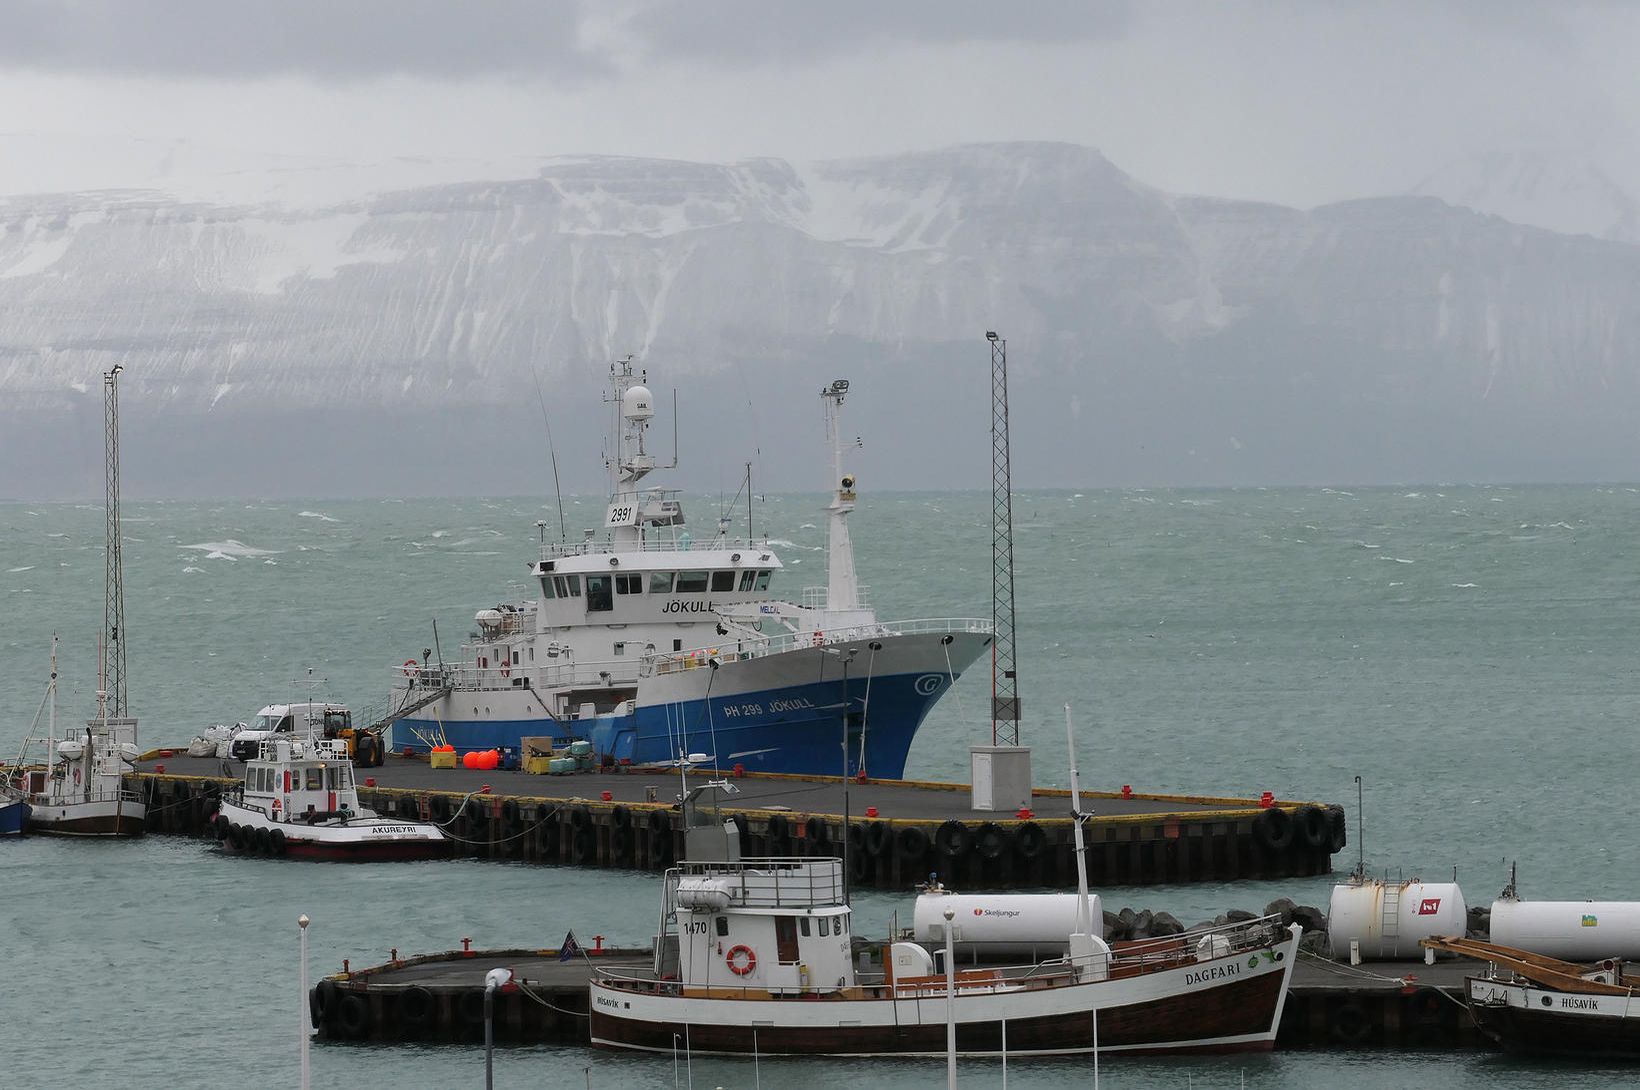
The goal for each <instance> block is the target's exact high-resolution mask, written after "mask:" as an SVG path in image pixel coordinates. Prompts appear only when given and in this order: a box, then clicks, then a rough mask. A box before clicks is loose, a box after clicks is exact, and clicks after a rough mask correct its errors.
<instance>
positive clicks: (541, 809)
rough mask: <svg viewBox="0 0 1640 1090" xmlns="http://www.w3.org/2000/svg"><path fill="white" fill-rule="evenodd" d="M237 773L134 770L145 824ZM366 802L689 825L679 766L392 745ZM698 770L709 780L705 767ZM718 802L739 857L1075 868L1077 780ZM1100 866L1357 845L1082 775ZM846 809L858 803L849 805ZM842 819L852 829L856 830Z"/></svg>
mask: <svg viewBox="0 0 1640 1090" xmlns="http://www.w3.org/2000/svg"><path fill="white" fill-rule="evenodd" d="M242 775H243V765H241V764H240V763H239V762H237V761H221V760H217V759H214V758H193V757H182V756H169V757H165V756H160V757H154V756H150V757H148V758H145V759H144V760H143V761H141V762H139V764H138V771H136V772H134V773H132V774H131V775H130V776H129V780H130V782H131V786H133V787H134V788H135V789H136V790H138V791H140V792H142V793H143V797H144V798H145V799H147V800H148V803H149V809H148V829H149V831H150V832H153V833H161V834H173V835H182V836H210V835H214V833H213V828H212V824H211V819H212V815H213V814H214V813H215V811H216V800H217V799H218V798H220V797H221V794H222V792H223V791H224V790H228V789H230V788H232V787H233V785H234V784H236V783H237V782H239V780H240V778H241V776H242ZM357 775H358V777H359V779H360V784H359V789H358V790H359V802H360V805H362V806H365V807H368V808H370V809H373V810H375V811H376V812H378V813H379V814H381V815H383V816H386V817H398V818H401V819H403V820H406V821H430V822H434V823H437V824H438V825H439V826H440V827H441V828H442V829H443V830H444V833H445V835H446V836H447V837H449V838H450V840H451V844H452V852H453V853H454V854H456V855H458V856H467V857H481V858H492V859H503V860H511V861H520V862H541V863H557V864H568V865H574V866H587V867H621V868H628V869H636V870H648V871H660V870H664V869H665V868H666V867H668V866H670V865H671V864H673V863H674V862H676V861H677V859H678V857H679V853H680V851H681V850H682V843H683V829H682V824H681V818H680V812H679V806H678V796H679V794H680V788H681V783H680V779H679V777H678V774H677V772H676V771H675V770H665V769H644V770H630V771H620V770H606V771H594V772H580V773H573V774H569V775H562V776H542V775H531V774H527V773H523V772H513V771H501V770H492V771H475V770H471V769H464V768H463V769H454V770H451V769H434V768H432V767H431V766H430V765H429V764H428V763H427V762H426V761H424V760H416V759H412V758H405V757H398V756H392V757H388V758H387V759H386V761H385V763H384V764H383V765H381V766H380V767H377V768H360V769H358V770H357ZM692 777H693V778H692V780H691V782H692V783H693V784H695V785H699V784H701V783H704V782H705V777H706V773H705V772H704V770H696V771H695V772H694V773H692ZM729 782H730V783H732V784H733V785H734V786H735V788H736V790H735V793H734V794H732V795H728V796H727V797H724V798H723V799H722V801H721V805H720V807H719V809H720V811H721V814H722V816H723V818H724V819H725V820H731V821H734V822H735V824H736V825H737V826H739V828H740V839H741V853H742V854H743V855H745V856H839V855H843V854H844V852H843V843H844V838H845V836H846V837H847V846H848V850H847V853H846V854H847V857H848V861H849V871H850V878H851V881H852V882H853V883H854V884H855V885H857V886H860V887H868V888H869V887H875V888H884V889H904V888H907V887H908V886H910V885H913V884H915V883H918V882H922V881H925V880H926V879H928V877H929V876H930V875H932V874H937V875H938V876H939V878H940V880H941V881H942V882H944V883H945V884H946V885H948V886H955V887H960V888H967V889H991V890H1005V889H1039V888H1044V887H1058V888H1061V889H1063V888H1069V887H1070V886H1072V885H1074V883H1075V880H1076V871H1075V866H1074V854H1075V853H1074V849H1073V833H1072V826H1073V822H1072V819H1071V817H1070V798H1069V793H1068V792H1066V791H1062V790H1057V789H1043V788H1038V789H1037V790H1036V791H1035V792H1034V795H1033V798H1032V803H1031V809H1030V810H1028V811H1026V812H1024V813H1020V812H1018V811H1009V812H988V811H980V810H975V809H973V806H972V796H971V793H970V790H969V788H968V787H967V786H966V785H963V784H944V783H930V782H919V781H906V780H866V781H863V782H857V781H852V780H851V781H849V782H848V783H846V784H845V783H844V782H842V781H841V780H840V779H839V778H837V777H830V778H824V777H804V776H773V775H759V774H747V775H745V776H738V777H737V776H733V775H732V774H731V776H730V780H729ZM1082 805H1083V808H1084V810H1085V811H1088V812H1091V813H1092V815H1093V816H1092V817H1091V818H1090V819H1089V820H1088V822H1087V823H1086V824H1085V826H1084V833H1085V837H1086V840H1087V847H1088V852H1087V866H1088V877H1089V880H1090V881H1092V882H1094V883H1097V884H1102V885H1128V886H1142V885H1155V884H1162V883H1178V882H1199V881H1231V880H1236V879H1243V878H1249V879H1266V878H1291V877H1306V876H1311V875H1318V874H1326V873H1328V872H1330V870H1331V869H1332V857H1333V855H1334V854H1335V853H1336V852H1338V851H1340V850H1342V849H1343V847H1344V844H1345V834H1344V811H1343V808H1342V807H1339V806H1336V805H1331V806H1329V805H1326V804H1322V803H1316V802H1296V801H1289V800H1258V799H1235V798H1220V797H1212V796H1180V795H1152V794H1137V793H1133V794H1118V793H1110V792H1083V795H1082ZM845 813H846V815H847V820H845ZM845 829H846V830H847V832H846V833H845V831H844V830H845Z"/></svg>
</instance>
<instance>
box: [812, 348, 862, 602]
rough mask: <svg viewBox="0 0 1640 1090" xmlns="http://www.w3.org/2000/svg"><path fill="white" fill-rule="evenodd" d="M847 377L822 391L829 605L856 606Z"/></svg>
mask: <svg viewBox="0 0 1640 1090" xmlns="http://www.w3.org/2000/svg"><path fill="white" fill-rule="evenodd" d="M847 394H848V379H846V378H840V379H837V380H836V381H835V382H833V383H832V384H831V385H830V386H827V387H826V388H825V389H824V390H821V391H820V398H821V400H823V401H824V402H825V404H826V439H827V441H828V442H830V443H831V480H832V489H833V491H832V494H831V503H830V504H829V505H828V506H827V507H826V511H827V514H828V516H829V520H830V521H829V523H828V525H827V528H826V571H827V578H826V607H827V608H828V609H857V608H859V605H860V583H859V580H858V579H857V578H856V577H855V574H854V543H853V541H851V540H850V538H849V536H848V516H849V512H851V511H853V510H854V499H855V492H854V475H853V474H852V473H849V474H845V473H844V472H843V436H842V413H843V398H844V397H845V396H846V395H847Z"/></svg>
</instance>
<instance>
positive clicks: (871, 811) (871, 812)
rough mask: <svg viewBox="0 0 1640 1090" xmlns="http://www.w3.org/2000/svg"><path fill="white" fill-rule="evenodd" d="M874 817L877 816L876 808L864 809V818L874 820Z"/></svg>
mask: <svg viewBox="0 0 1640 1090" xmlns="http://www.w3.org/2000/svg"><path fill="white" fill-rule="evenodd" d="M876 816H877V808H876V807H875V806H868V807H866V817H871V818H874V817H876Z"/></svg>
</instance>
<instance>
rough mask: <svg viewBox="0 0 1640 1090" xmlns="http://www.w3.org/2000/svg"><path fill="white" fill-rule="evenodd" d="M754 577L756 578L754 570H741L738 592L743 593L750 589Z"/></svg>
mask: <svg viewBox="0 0 1640 1090" xmlns="http://www.w3.org/2000/svg"><path fill="white" fill-rule="evenodd" d="M756 578H757V573H756V572H755V571H743V572H741V573H740V593H742V594H745V593H746V592H747V591H749V590H751V589H752V580H754V579H756Z"/></svg>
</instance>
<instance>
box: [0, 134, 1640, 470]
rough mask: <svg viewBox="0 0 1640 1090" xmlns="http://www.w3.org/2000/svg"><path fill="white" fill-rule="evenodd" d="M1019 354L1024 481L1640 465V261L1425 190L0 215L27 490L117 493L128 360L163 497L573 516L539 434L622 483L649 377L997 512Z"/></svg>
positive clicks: (0, 384)
mask: <svg viewBox="0 0 1640 1090" xmlns="http://www.w3.org/2000/svg"><path fill="white" fill-rule="evenodd" d="M990 328H995V329H999V330H1001V331H1002V332H1003V333H1004V334H1005V335H1006V336H1007V337H1008V339H1009V344H1010V361H1011V363H1012V365H1013V375H1014V385H1015V388H1016V393H1015V398H1014V400H1015V412H1016V417H1017V419H1019V421H1020V422H1021V424H1023V425H1024V426H1023V427H1022V428H1021V429H1020V432H1021V438H1020V439H1019V440H1018V441H1016V449H1017V450H1018V454H1017V456H1016V457H1017V458H1018V460H1019V464H1020V467H1021V473H1022V475H1023V479H1025V480H1027V481H1031V480H1035V481H1040V482H1043V483H1050V482H1051V483H1067V484H1070V483H1098V482H1102V481H1132V482H1157V481H1164V482H1165V481H1201V482H1213V483H1229V482H1252V481H1276V480H1294V479H1312V480H1313V479H1323V480H1328V479H1330V480H1399V479H1407V478H1416V479H1429V478H1443V479H1444V478H1452V477H1514V478H1525V477H1542V476H1550V477H1564V476H1568V475H1570V476H1587V475H1594V476H1632V475H1633V474H1635V473H1636V472H1640V454H1637V452H1636V451H1635V450H1634V449H1633V446H1632V444H1629V443H1628V441H1627V438H1626V436H1627V434H1628V432H1629V431H1630V430H1632V429H1630V428H1627V427H1626V425H1625V424H1624V423H1623V422H1624V421H1625V420H1626V419H1632V411H1633V410H1634V409H1636V408H1640V382H1637V376H1636V370H1635V366H1634V361H1635V359H1636V349H1637V348H1640V247H1636V246H1632V245H1626V244H1623V243H1618V242H1611V241H1603V240H1599V239H1595V238H1589V237H1581V236H1570V235H1560V234H1555V233H1552V232H1549V231H1544V230H1540V229H1535V228H1531V227H1525V226H1519V225H1516V224H1513V223H1509V222H1506V221H1504V220H1502V219H1499V218H1496V217H1493V216H1485V215H1480V214H1477V213H1475V212H1472V211H1469V210H1466V209H1462V208H1456V207H1452V206H1450V205H1448V204H1445V203H1443V202H1442V201H1439V200H1436V199H1433V198H1385V199H1381V200H1363V201H1353V202H1348V203H1345V204H1339V205H1332V206H1327V207H1322V208H1318V209H1314V210H1312V211H1308V212H1305V211H1298V210H1294V209H1288V208H1280V207H1275V206H1269V205H1258V204H1250V203H1245V202H1230V201H1221V200H1214V199H1209V198H1196V197H1174V196H1170V195H1168V194H1164V193H1161V192H1158V191H1155V190H1153V189H1151V188H1149V187H1146V186H1144V185H1142V184H1140V183H1138V182H1136V181H1134V180H1133V179H1131V178H1129V177H1128V176H1126V175H1125V174H1123V173H1122V172H1121V171H1120V170H1119V169H1117V168H1116V167H1115V166H1114V165H1112V164H1111V163H1110V162H1109V161H1107V160H1106V159H1105V158H1104V157H1103V156H1101V155H1100V154H1099V153H1098V152H1096V151H1093V150H1091V149H1087V148H1081V147H1073V146H1067V145H1057V144H1023V145H979V146H968V147H959V148H951V149H946V150H942V151H935V152H928V153H920V154H908V155H899V156H890V157H881V158H872V159H859V160H849V161H834V162H823V163H813V164H804V165H798V164H790V163H786V162H782V161H778V160H753V161H748V162H742V163H735V164H729V165H719V164H703V163H687V162H672V161H656V160H644V159H623V158H565V159H558V160H553V161H551V162H549V163H548V164H547V165H546V166H545V167H544V169H542V171H541V173H540V175H539V176H538V177H533V178H528V179H522V180H512V181H493V182H468V183H460V184H445V185H437V186H430V187H423V188H417V189H411V190H404V191H399V192H393V193H386V194H381V195H378V196H374V197H370V198H367V199H360V200H353V201H347V202H342V203H336V204H331V205H326V206H320V207H307V208H293V207H290V206H285V205H223V204H214V203H202V202H197V201H195V202H189V201H184V200H181V199H178V198H175V197H171V196H166V195H163V194H161V193H157V192H151V191H143V192H137V191H100V192H91V193H73V194H53V195H42V196H30V197H13V198H9V199H0V406H3V407H0V495H7V494H11V495H19V494H38V493H41V492H45V493H48V494H49V493H52V492H54V491H55V492H62V491H74V490H85V486H86V484H87V483H88V482H95V480H96V479H97V473H98V462H97V460H96V458H95V457H89V458H88V457H87V453H88V450H94V449H95V440H96V435H97V433H96V430H95V420H96V416H97V414H98V413H99V412H100V401H99V399H98V397H97V393H98V375H99V374H100V372H101V371H103V370H104V369H106V368H107V367H109V366H112V365H113V364H114V363H116V362H117V363H123V364H124V365H125V367H126V372H125V379H124V383H125V385H124V387H123V390H124V393H123V403H124V405H125V407H126V414H127V433H128V435H129V436H130V437H131V438H130V440H129V441H128V443H127V448H128V457H127V462H128V463H129V464H130V465H131V470H130V474H129V475H130V477H131V478H132V480H133V481H134V482H135V484H136V487H137V489H138V490H139V491H140V490H141V489H142V487H143V482H145V481H146V482H147V487H148V490H150V491H163V492H178V491H181V492H203V493H218V494H221V493H224V492H226V493H236V492H241V493H242V492H274V491H286V492H296V493H308V494H312V493H321V492H335V491H341V492H369V491H376V490H394V491H398V490H402V491H456V490H471V491H481V492H484V491H488V492H520V491H541V479H542V478H541V472H542V466H543V463H544V457H543V448H544V445H545V441H544V439H543V437H542V436H543V431H544V425H543V424H542V413H543V412H546V413H547V415H548V418H549V420H550V421H551V423H552V426H553V427H554V428H556V429H558V430H559V432H560V433H561V434H558V435H557V436H556V438H557V440H558V442H559V443H560V444H561V450H560V459H561V460H562V461H564V462H565V463H566V464H567V465H568V466H569V467H570V468H571V470H572V472H573V469H574V467H575V466H577V465H581V466H585V467H589V469H590V471H589V472H588V473H587V474H586V475H585V477H584V478H583V480H584V482H585V483H586V484H588V485H591V484H594V483H595V482H596V476H595V470H596V468H597V466H596V461H597V459H596V457H594V456H593V452H595V451H597V450H598V449H599V439H598V435H599V434H600V432H599V428H598V426H597V425H598V423H599V421H598V418H597V415H596V414H594V413H589V412H587V411H586V410H587V407H588V406H589V405H590V404H591V399H592V398H594V397H596V396H597V390H598V386H599V382H600V378H601V375H602V373H603V369H604V367H605V365H606V364H607V362H608V361H609V360H611V359H613V358H616V357H618V356H622V355H625V354H626V353H628V352H630V353H634V354H636V355H638V356H640V357H641V358H642V359H643V360H644V361H645V362H646V363H648V364H649V365H650V366H651V367H652V368H653V369H654V370H655V371H656V372H657V374H658V375H659V376H660V380H659V383H658V384H659V385H661V387H662V388H663V389H665V388H666V387H668V386H671V385H677V386H679V387H680V388H681V389H680V394H679V401H680V418H681V419H682V421H683V424H684V426H683V437H684V445H685V448H686V453H687V454H689V455H691V456H692V457H691V458H686V464H693V465H696V466H700V467H702V468H709V469H712V470H714V471H716V470H720V469H724V468H725V467H730V466H734V467H738V466H739V464H740V462H741V461H743V460H745V459H747V458H753V457H755V458H756V459H757V460H758V461H759V463H760V465H766V466H767V467H768V469H769V471H770V473H769V476H766V477H765V482H766V483H767V484H768V486H769V487H803V486H813V485H817V484H818V483H819V482H818V481H816V480H813V479H811V478H812V477H813V476H814V475H813V474H812V473H810V472H809V471H808V470H809V463H810V462H811V461H813V458H812V457H811V455H812V454H813V449H812V448H813V447H814V446H815V445H817V444H818V435H815V436H813V437H807V436H806V431H807V430H813V428H811V427H810V426H811V425H814V427H816V428H817V425H816V424H815V422H814V421H813V420H810V417H815V416H816V413H817V411H818V410H817V408H816V407H815V406H814V405H812V404H810V402H811V401H813V400H814V397H813V393H814V391H815V390H817V389H818V388H819V386H820V385H821V384H822V382H824V381H825V380H827V379H829V378H832V377H835V376H836V375H838V374H846V375H849V376H850V377H851V378H853V379H854V380H855V382H856V387H857V390H858V391H859V393H858V396H857V398H856V399H855V400H854V401H851V412H853V413H855V414H857V415H856V416H855V417H852V418H851V419H855V420H858V422H859V430H860V431H861V432H862V433H863V434H867V435H869V436H871V437H872V439H873V442H874V443H876V448H875V449H876V450H877V451H878V452H879V455H878V456H879V457H880V459H881V462H882V467H883V468H882V471H881V476H882V477H883V480H884V482H885V483H890V484H898V485H907V486H910V485H917V484H927V485H972V486H983V485H984V484H985V483H986V480H987V476H986V473H985V469H984V448H985V442H984V434H985V433H984V428H985V427H986V423H987V420H988V401H987V399H988V384H987V383H988V364H989V353H988V352H987V351H986V350H985V346H984V342H983V340H982V339H981V337H982V335H983V332H984V331H985V330H986V329H990ZM793 435H795V436H796V437H797V438H796V439H792V438H790V437H791V436H793ZM692 437H693V438H692ZM811 440H812V441H811ZM1567 440H1571V441H1572V445H1571V446H1568V445H1567ZM132 444H135V446H134V447H133V445H132ZM144 450H146V452H147V457H146V458H143V457H141V456H140V454H141V453H142V452H143V451H144ZM207 451H208V452H209V456H208V457H204V456H203V455H204V453H205V452H207ZM873 460H876V459H875V458H874V459H873ZM572 479H573V478H572ZM711 483H721V478H716V477H714V478H712V481H711Z"/></svg>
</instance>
